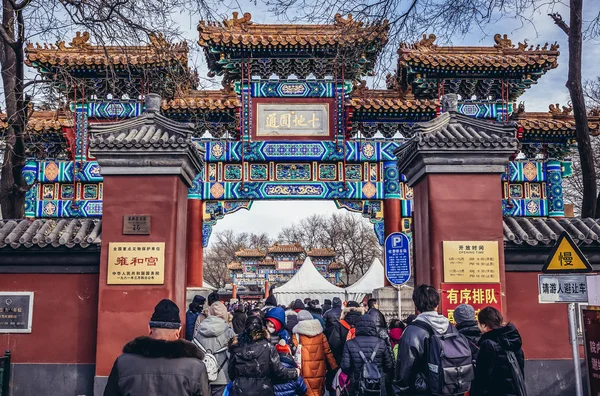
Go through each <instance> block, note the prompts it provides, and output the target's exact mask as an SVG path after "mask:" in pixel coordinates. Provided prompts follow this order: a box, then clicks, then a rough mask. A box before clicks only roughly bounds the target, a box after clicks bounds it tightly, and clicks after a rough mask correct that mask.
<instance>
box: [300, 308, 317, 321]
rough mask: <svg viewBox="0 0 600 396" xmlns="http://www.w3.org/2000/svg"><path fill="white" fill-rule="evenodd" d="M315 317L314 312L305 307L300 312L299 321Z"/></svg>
mask: <svg viewBox="0 0 600 396" xmlns="http://www.w3.org/2000/svg"><path fill="white" fill-rule="evenodd" d="M311 319H314V318H313V316H312V314H311V313H310V312H308V311H307V310H305V309H303V310H301V311H300V312H298V322H302V321H303V320H311Z"/></svg>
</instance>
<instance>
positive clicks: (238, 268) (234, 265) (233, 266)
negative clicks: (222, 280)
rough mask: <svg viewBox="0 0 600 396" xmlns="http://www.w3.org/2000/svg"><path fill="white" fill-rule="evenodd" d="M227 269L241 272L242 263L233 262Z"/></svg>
mask: <svg viewBox="0 0 600 396" xmlns="http://www.w3.org/2000/svg"><path fill="white" fill-rule="evenodd" d="M227 269H228V270H230V271H241V270H242V263H240V262H239V261H232V262H231V263H229V264H227Z"/></svg>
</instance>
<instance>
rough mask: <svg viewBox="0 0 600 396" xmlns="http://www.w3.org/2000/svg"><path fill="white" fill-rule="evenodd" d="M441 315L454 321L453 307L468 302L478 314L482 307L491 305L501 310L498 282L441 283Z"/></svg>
mask: <svg viewBox="0 0 600 396" xmlns="http://www.w3.org/2000/svg"><path fill="white" fill-rule="evenodd" d="M441 298H442V301H441V305H442V315H444V316H445V317H447V318H448V319H450V321H451V322H452V323H454V309H455V308H456V307H457V306H459V305H460V304H469V305H471V306H472V307H473V308H475V313H476V314H478V313H479V311H481V309H482V308H485V307H487V306H492V307H494V308H496V309H497V310H499V311H501V312H502V298H501V294H500V283H442V296H441Z"/></svg>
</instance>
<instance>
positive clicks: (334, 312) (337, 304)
mask: <svg viewBox="0 0 600 396" xmlns="http://www.w3.org/2000/svg"><path fill="white" fill-rule="evenodd" d="M341 315H342V300H340V298H339V297H334V298H333V305H332V306H331V308H330V309H328V310H327V311H325V313H324V314H323V320H325V331H327V329H330V328H332V327H333V325H335V324H336V323H337V322H339V321H340V316H341Z"/></svg>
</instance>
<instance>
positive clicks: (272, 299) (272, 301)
mask: <svg viewBox="0 0 600 396" xmlns="http://www.w3.org/2000/svg"><path fill="white" fill-rule="evenodd" d="M265 305H271V306H273V307H276V306H277V299H275V296H274V295H272V294H271V295H269V297H267V299H266V301H265Z"/></svg>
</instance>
